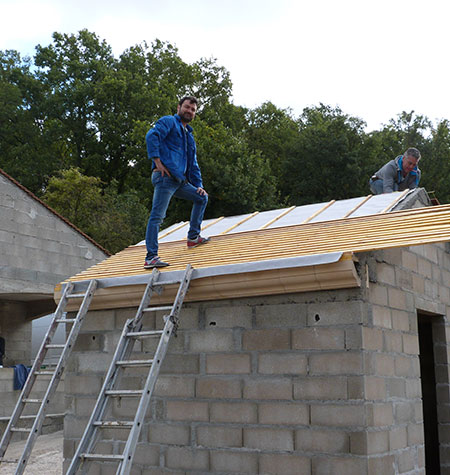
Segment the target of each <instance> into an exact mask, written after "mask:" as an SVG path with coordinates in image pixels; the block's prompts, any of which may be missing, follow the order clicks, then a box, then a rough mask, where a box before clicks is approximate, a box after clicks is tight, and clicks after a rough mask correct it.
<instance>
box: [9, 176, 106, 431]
mask: <svg viewBox="0 0 450 475" xmlns="http://www.w3.org/2000/svg"><path fill="white" fill-rule="evenodd" d="M108 255H109V253H108V252H107V251H106V250H105V249H103V248H102V247H101V246H99V245H98V244H97V243H95V242H94V241H93V240H92V239H90V238H89V237H88V236H86V235H85V234H83V233H82V232H81V231H80V230H78V229H77V228H75V227H74V226H73V225H72V224H70V223H69V222H68V221H67V220H65V219H64V218H63V217H62V216H60V215H58V214H57V213H56V212H55V211H53V210H52V209H50V208H49V207H48V206H46V205H45V203H43V202H42V201H41V200H39V199H38V198H37V197H36V196H34V195H33V194H32V193H31V192H30V191H29V190H27V189H26V188H24V187H23V186H22V185H20V184H19V183H18V182H17V181H16V180H14V179H13V178H12V177H10V176H9V175H8V174H6V173H5V172H4V171H3V170H1V169H0V336H1V337H2V338H3V339H4V341H5V356H4V358H3V368H0V401H1V404H0V434H1V432H2V431H3V427H4V426H5V425H6V422H5V421H7V420H8V417H9V416H10V415H11V412H12V410H13V408H14V406H15V404H16V400H17V398H18V396H19V393H20V391H19V390H14V385H13V378H14V369H13V368H12V366H14V365H17V364H24V365H26V366H28V365H30V364H31V347H32V345H31V338H32V321H33V320H34V319H35V318H38V317H41V316H43V315H46V314H49V313H51V312H53V311H54V309H55V307H56V305H55V301H54V298H53V292H54V286H55V285H56V284H57V283H58V282H60V281H61V280H64V279H65V278H67V277H69V276H70V275H73V274H74V273H77V272H80V271H82V270H84V269H86V268H88V267H90V266H92V265H94V264H95V263H97V262H100V261H102V260H104V259H105V258H106V257H108ZM52 412H55V413H62V412H64V398H63V394H62V393H60V394H59V398H58V401H57V402H56V403H55V404H54V406H53V409H52Z"/></svg>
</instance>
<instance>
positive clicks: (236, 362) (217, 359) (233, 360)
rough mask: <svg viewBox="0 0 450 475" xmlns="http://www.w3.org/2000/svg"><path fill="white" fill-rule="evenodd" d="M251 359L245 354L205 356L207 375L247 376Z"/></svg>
mask: <svg viewBox="0 0 450 475" xmlns="http://www.w3.org/2000/svg"><path fill="white" fill-rule="evenodd" d="M250 372H251V359H250V355H249V354H247V353H236V354H214V355H206V373H208V374H248V373H250Z"/></svg>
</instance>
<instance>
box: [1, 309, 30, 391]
mask: <svg viewBox="0 0 450 475" xmlns="http://www.w3.org/2000/svg"><path fill="white" fill-rule="evenodd" d="M26 313H27V312H26V304H25V303H23V302H17V301H5V300H0V336H2V337H3V338H4V339H5V356H4V358H3V366H12V365H15V364H24V365H29V364H30V359H31V331H32V323H31V320H27V318H26ZM0 397H1V391H0Z"/></svg>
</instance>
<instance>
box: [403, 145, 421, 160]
mask: <svg viewBox="0 0 450 475" xmlns="http://www.w3.org/2000/svg"><path fill="white" fill-rule="evenodd" d="M404 155H405V157H413V158H417V160H420V152H419V150H417V148H414V147H409V148H408V150H407V151H406V152H405V153H404Z"/></svg>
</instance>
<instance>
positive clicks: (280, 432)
mask: <svg viewBox="0 0 450 475" xmlns="http://www.w3.org/2000/svg"><path fill="white" fill-rule="evenodd" d="M244 447H247V448H252V449H259V450H282V451H293V450H294V431H293V430H289V429H266V428H261V429H260V428H258V429H246V428H244Z"/></svg>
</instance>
